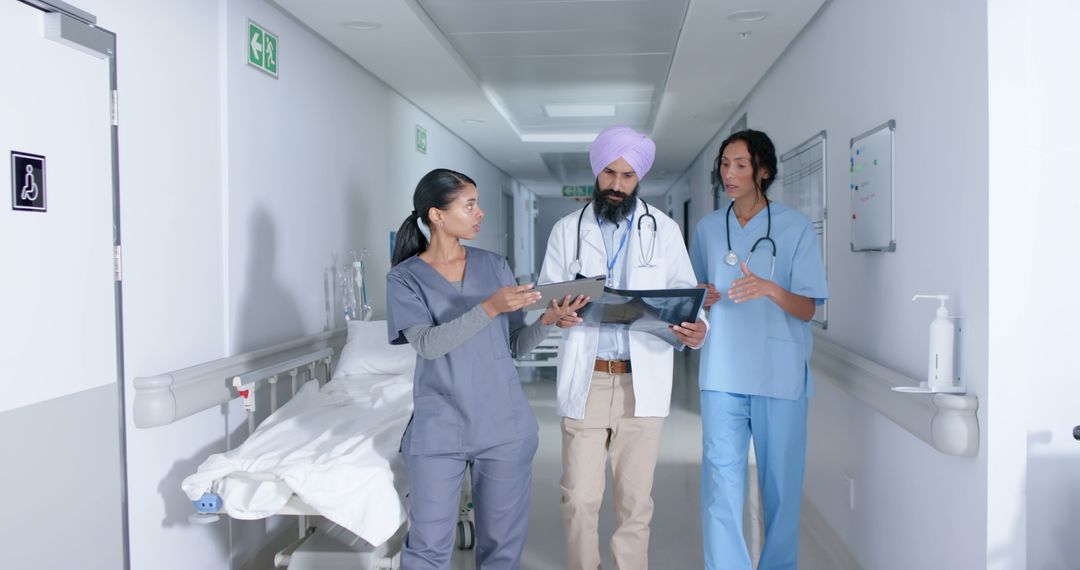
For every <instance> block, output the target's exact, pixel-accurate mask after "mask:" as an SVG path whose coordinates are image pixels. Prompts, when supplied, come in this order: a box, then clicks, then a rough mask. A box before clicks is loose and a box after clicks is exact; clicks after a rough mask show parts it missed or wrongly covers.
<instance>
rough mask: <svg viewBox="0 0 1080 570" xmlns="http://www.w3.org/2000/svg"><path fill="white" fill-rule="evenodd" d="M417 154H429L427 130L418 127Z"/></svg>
mask: <svg viewBox="0 0 1080 570" xmlns="http://www.w3.org/2000/svg"><path fill="white" fill-rule="evenodd" d="M416 152H420V153H423V154H427V129H425V128H424V127H421V126H420V125H416Z"/></svg>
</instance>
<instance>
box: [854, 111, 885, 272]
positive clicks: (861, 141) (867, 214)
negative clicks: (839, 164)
mask: <svg viewBox="0 0 1080 570" xmlns="http://www.w3.org/2000/svg"><path fill="white" fill-rule="evenodd" d="M895 132H896V121H889V122H887V123H885V124H883V125H880V126H878V127H876V128H874V129H871V130H869V131H867V132H865V133H863V134H861V135H859V136H857V137H855V138H853V139H851V163H850V168H851V184H850V191H851V251H896V236H895V234H894V229H895V225H896V224H895V219H894V215H893V197H894V196H893V194H894V193H893V171H894V167H893V158H894V144H893V134H894V133H895Z"/></svg>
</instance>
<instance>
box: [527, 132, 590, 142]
mask: <svg viewBox="0 0 1080 570" xmlns="http://www.w3.org/2000/svg"><path fill="white" fill-rule="evenodd" d="M595 138H596V133H537V134H528V133H524V134H522V135H521V142H548V143H591V142H592V141H593V139H595Z"/></svg>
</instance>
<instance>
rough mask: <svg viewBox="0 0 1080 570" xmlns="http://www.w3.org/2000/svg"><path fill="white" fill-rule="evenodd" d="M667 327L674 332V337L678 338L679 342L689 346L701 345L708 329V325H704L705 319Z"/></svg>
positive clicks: (696, 346) (697, 346)
mask: <svg viewBox="0 0 1080 570" xmlns="http://www.w3.org/2000/svg"><path fill="white" fill-rule="evenodd" d="M668 328H670V329H671V332H673V333H675V338H678V339H679V342H681V343H683V344H685V345H686V346H689V347H690V348H699V347H701V345H702V344H703V343H704V342H705V333H706V332H708V330H709V327H707V326H705V321H701V320H698V321H695V322H692V323H682V324H681V325H668Z"/></svg>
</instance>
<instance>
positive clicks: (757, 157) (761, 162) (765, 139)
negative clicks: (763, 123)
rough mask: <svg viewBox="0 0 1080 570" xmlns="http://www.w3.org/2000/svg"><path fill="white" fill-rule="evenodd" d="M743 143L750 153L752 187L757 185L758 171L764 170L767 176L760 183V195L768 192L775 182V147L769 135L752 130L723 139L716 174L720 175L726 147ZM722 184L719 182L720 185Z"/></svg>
mask: <svg viewBox="0 0 1080 570" xmlns="http://www.w3.org/2000/svg"><path fill="white" fill-rule="evenodd" d="M735 141H743V142H745V143H746V149H747V150H748V151H750V166H751V168H752V175H753V177H754V185H755V186H756V185H757V183H758V170H761V169H765V171H766V172H768V173H769V175H768V176H767V177H766V178H765V180H762V181H761V188H760V190H761V193H762V194H764V193H765V192H766V191H768V190H769V186H771V185H772V183H773V180H776V147H774V146H773V143H772V141H771V140H770V139H769V135H767V134H765V133H763V132H761V131H755V130H753V129H746V130H742V131H739V132H737V133H732V134H731V136H729V137H728V138H726V139H724V142H722V143H720V152H719V153H717V155H716V164H715V166H716V174H717V176H719V175H720V160H721V159H722V158H723V157H724V149H725V148H727V145H729V144H731V143H733V142H735ZM722 183H723V182H722V181H721V184H722Z"/></svg>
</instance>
